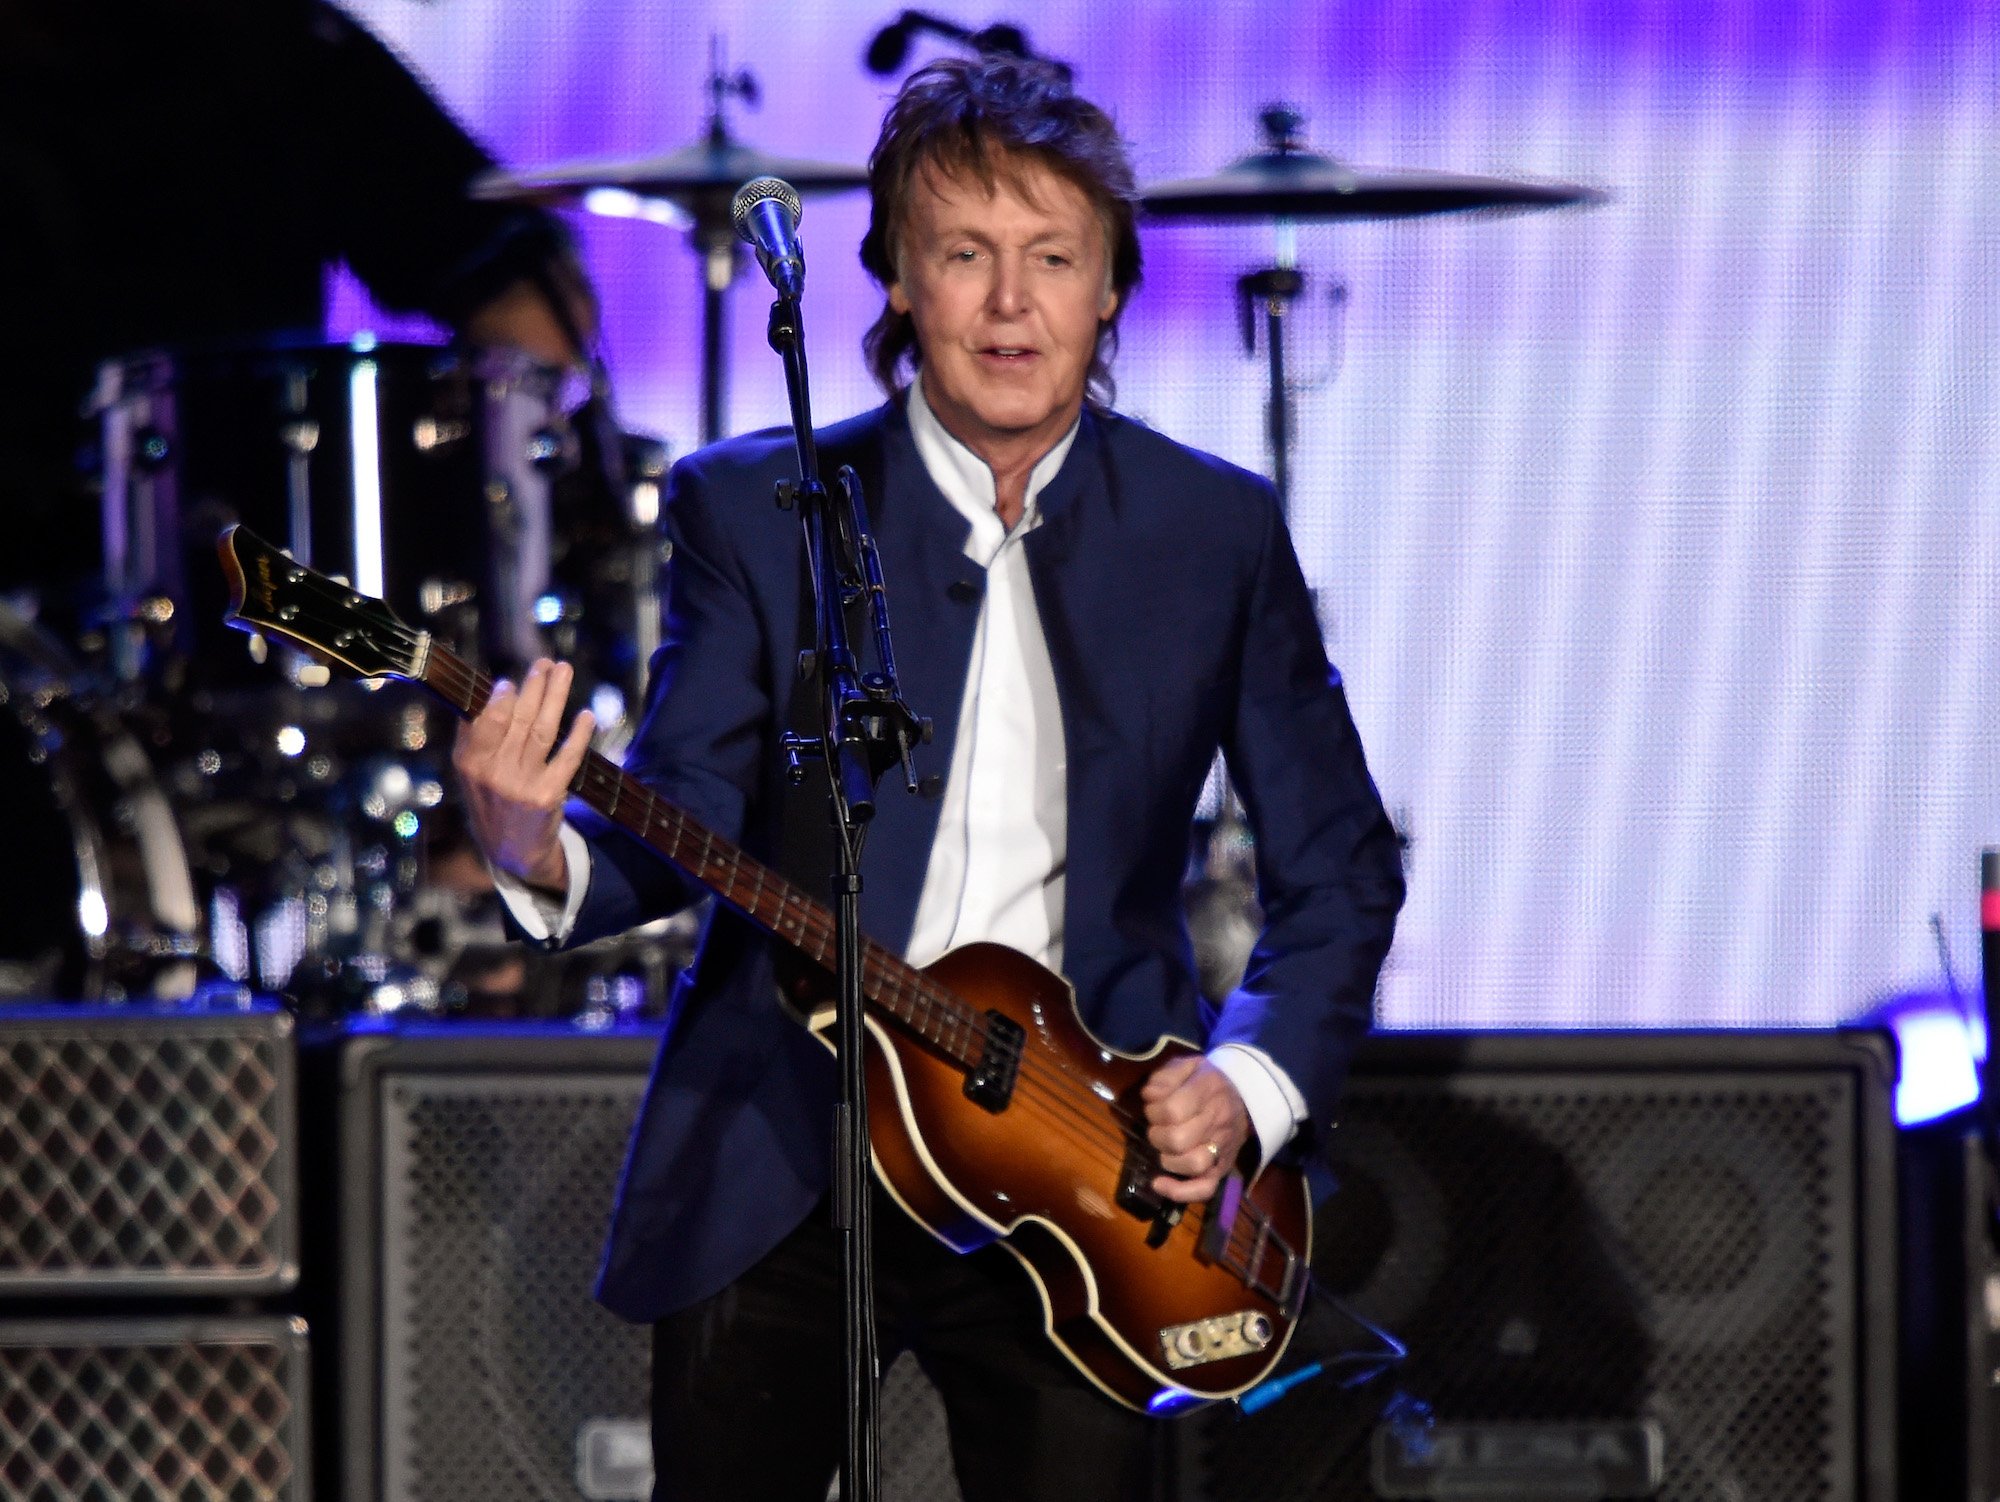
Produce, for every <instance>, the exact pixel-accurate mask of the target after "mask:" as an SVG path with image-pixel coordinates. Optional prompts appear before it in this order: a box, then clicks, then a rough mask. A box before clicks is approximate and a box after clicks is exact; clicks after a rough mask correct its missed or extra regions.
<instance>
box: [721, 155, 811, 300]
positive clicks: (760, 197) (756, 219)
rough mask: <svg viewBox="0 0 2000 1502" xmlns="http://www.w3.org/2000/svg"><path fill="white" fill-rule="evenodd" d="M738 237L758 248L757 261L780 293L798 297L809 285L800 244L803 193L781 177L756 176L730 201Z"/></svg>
mask: <svg viewBox="0 0 2000 1502" xmlns="http://www.w3.org/2000/svg"><path fill="white" fill-rule="evenodd" d="M729 222H730V223H731V224H733V225H735V226H736V238H737V239H739V240H741V241H743V242H744V243H745V244H746V245H749V246H751V247H752V248H753V249H755V250H756V252H757V263H758V264H759V265H760V266H762V267H763V268H764V275H765V276H767V277H769V278H770V279H771V285H772V286H773V287H776V288H777V289H778V295H779V296H780V297H787V298H791V299H792V300H794V301H796V300H797V299H798V298H799V297H800V295H801V294H803V293H804V291H805V289H806V253H805V250H804V248H803V247H802V246H800V244H799V195H798V192H797V190H796V189H794V188H793V187H792V185H791V184H790V183H788V182H786V181H785V180H784V179H783V178H781V177H755V178H752V179H751V180H750V181H749V182H747V183H745V184H744V185H743V186H742V187H740V188H738V189H737V190H736V197H735V198H734V199H733V200H731V202H730V205H729Z"/></svg>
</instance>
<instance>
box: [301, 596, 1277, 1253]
mask: <svg viewBox="0 0 2000 1502" xmlns="http://www.w3.org/2000/svg"><path fill="white" fill-rule="evenodd" d="M287 562H288V563H290V560H287ZM287 572H288V573H289V574H290V575H291V578H290V580H289V581H288V582H290V583H291V584H293V585H294V586H300V585H309V586H310V587H311V592H313V593H316V594H319V595H320V596H322V597H323V598H325V599H326V600H327V601H328V602H329V603H332V604H336V605H338V606H340V607H342V608H344V609H352V608H353V607H354V606H355V604H357V603H358V602H364V601H367V600H368V599H369V597H367V596H363V595H360V594H358V593H357V592H355V591H353V590H351V589H349V588H347V587H346V586H344V585H341V584H338V583H336V582H335V581H333V580H331V579H327V578H325V577H324V576H323V575H319V574H316V573H315V572H313V571H312V570H310V569H306V568H304V567H302V566H299V565H296V564H293V565H292V566H291V567H290V568H289V569H288V570H287ZM381 609H382V616H383V619H384V621H386V623H387V625H388V629H389V630H390V631H391V632H392V633H393V635H394V636H395V637H396V638H397V639H398V640H397V643H396V644H397V645H398V646H400V647H402V648H403V649H404V656H405V661H406V663H407V664H408V665H407V666H406V667H405V668H404V669H403V670H402V671H403V673H404V676H414V670H415V667H416V661H415V653H416V650H417V648H418V646H419V644H420V642H421V640H422V638H421V636H420V635H419V633H416V632H414V631H412V630H411V629H410V628H409V627H408V626H406V625H405V624H404V623H403V622H402V621H401V620H399V619H397V618H396V617H395V616H394V614H393V612H390V611H388V610H387V609H386V607H381ZM284 624H285V623H283V622H280V623H274V625H275V628H276V629H281V630H282V629H283V628H284ZM339 636H340V631H339V630H338V629H336V632H335V639H336V642H338V640H339ZM345 645H351V643H348V644H345ZM434 665H435V666H436V667H437V668H438V669H440V670H441V671H440V673H439V674H438V676H439V678H440V680H442V679H443V678H444V676H445V675H446V674H449V676H450V678H451V679H452V680H453V684H452V686H456V687H457V688H458V689H459V690H460V691H461V693H462V695H463V698H464V700H465V702H464V704H463V705H461V706H457V707H460V708H463V709H464V710H465V711H466V712H468V713H476V712H477V711H478V710H479V708H481V707H482V706H483V703H484V701H485V700H486V699H487V698H488V697H490V694H491V691H492V687H493V683H492V680H491V678H490V677H488V676H487V675H486V674H485V673H483V672H482V671H480V670H478V669H475V668H471V667H470V666H469V665H467V664H464V663H463V662H461V661H460V660H459V659H458V658H457V657H456V655H455V654H453V653H450V652H449V651H444V650H440V651H439V652H438V655H437V657H436V659H435V663H434ZM428 676H429V675H426V677H428ZM439 686H440V687H441V688H443V687H445V686H447V685H445V684H443V683H442V681H441V682H440V684H439ZM599 763H601V765H599ZM584 765H585V771H586V773H587V774H588V775H590V776H594V777H595V778H597V779H598V780H600V781H603V780H606V777H607V774H608V777H609V780H610V781H611V782H612V785H613V787H614V789H619V788H622V783H623V780H624V774H623V773H622V772H620V771H619V770H618V769H617V768H615V767H613V766H612V765H611V764H610V763H609V762H608V761H605V760H604V759H603V758H602V757H596V758H595V759H594V761H593V760H591V759H587V760H586V762H585V764H584ZM642 791H644V792H645V793H646V795H647V800H648V832H650V826H651V824H652V822H653V815H654V813H655V808H656V806H659V805H663V806H664V807H666V808H668V809H671V808H672V805H671V804H663V800H658V799H657V798H656V797H655V796H654V795H653V794H652V793H651V790H650V789H643V788H642ZM674 812H675V813H676V814H679V811H678V810H674ZM662 822H667V821H662ZM674 822H679V823H682V824H686V825H693V823H694V821H692V820H691V819H688V818H686V816H685V815H680V818H679V819H678V820H677V821H674ZM696 827H698V826H696ZM669 832H670V833H671V834H673V835H674V836H675V838H676V839H677V841H678V840H679V839H680V838H683V837H685V835H686V830H684V829H683V830H674V829H672V828H671V824H670V827H669ZM702 834H703V835H704V837H705V843H708V842H712V840H713V836H712V835H711V834H710V833H709V832H708V831H706V830H703V831H702ZM708 853H709V854H710V855H712V849H710V850H709V851H708ZM732 864H735V865H740V864H741V861H740V860H739V861H736V862H733V863H732ZM729 874H730V877H731V884H732V885H733V884H734V879H735V878H737V877H739V876H740V875H741V872H740V871H731V872H730V873H729ZM759 885H760V888H761V885H762V879H761V873H759ZM781 890H782V889H781ZM753 900H754V899H753ZM782 901H783V899H782V897H781V899H780V902H781V907H780V911H781V912H782ZM818 906H819V905H818V904H816V903H813V902H811V900H810V899H807V903H806V905H805V907H804V909H803V912H802V915H801V919H800V921H799V922H798V925H797V926H798V929H799V931H800V933H801V934H803V933H804V932H805V930H806V928H807V926H808V924H810V926H811V927H812V929H813V930H814V932H813V941H814V943H815V945H816V946H817V947H818V948H819V949H821V950H823V949H824V948H825V946H826V935H825V933H824V918H823V916H822V914H821V913H820V912H817V911H815V909H816V908H818ZM868 948H869V950H870V951H872V952H873V953H874V955H875V956H877V957H878V958H877V970H878V973H879V974H880V975H881V976H882V978H883V979H884V980H885V981H887V982H888V983H889V985H890V986H891V987H893V988H894V989H895V990H896V991H897V993H898V995H899V999H903V1000H905V1004H906V1005H912V1006H915V1007H921V1008H923V1009H924V1010H926V1011H931V1012H936V1013H940V1014H942V1015H943V1016H944V1017H945V1018H946V1019H948V1020H949V1021H950V1024H951V1026H952V1028H953V1030H954V1032H969V1033H971V1034H972V1035H973V1036H974V1037H977V1038H980V1039H982V1040H984V1039H986V1038H988V1037H990V1033H991V1030H990V1028H989V1027H988V1026H987V1025H986V1021H985V1019H984V1017H983V1016H980V1015H978V1014H974V1013H970V1011H969V1009H967V1008H966V1007H965V1006H964V1005H963V1003H962V1002H961V1001H959V999H958V998H956V997H954V996H951V995H950V994H949V993H945V992H942V991H940V990H939V989H938V988H937V987H936V986H935V985H934V984H933V983H930V982H929V981H928V980H927V979H926V978H924V977H923V976H922V975H921V973H920V972H914V971H912V972H911V974H912V975H913V976H914V977H915V979H914V983H913V984H906V983H905V982H903V981H902V979H901V978H900V977H899V976H897V975H896V973H895V970H894V969H893V968H891V967H892V966H893V965H896V964H900V962H898V961H895V960H894V957H893V956H889V955H888V954H887V951H884V950H882V949H881V948H880V946H878V945H875V944H873V942H872V941H870V942H869V945H868ZM815 957H816V958H817V957H818V956H815ZM822 963H824V961H823V960H822ZM878 989H879V988H878ZM906 991H907V992H913V993H914V995H913V996H910V997H907V998H905V997H903V995H902V993H904V992H906ZM879 1000H880V998H878V1003H879ZM968 1017H969V1018H970V1020H969V1021H968V1020H966V1019H967V1018H968ZM912 1025H913V1026H915V1027H916V1028H917V1030H918V1032H919V1034H920V1035H924V1033H923V1028H922V1026H921V1024H917V1023H913V1024H912ZM1035 1036H1036V1037H1037V1040H1038V1041H1039V1043H1040V1044H1041V1045H1042V1047H1043V1048H1044V1049H1045V1050H1046V1051H1047V1052H1048V1053H1049V1054H1050V1055H1051V1056H1052V1057H1051V1062H1053V1064H1054V1065H1055V1067H1056V1068H1057V1070H1058V1073H1059V1076H1061V1077H1062V1078H1059V1079H1058V1080H1054V1081H1045V1080H1043V1079H1041V1078H1040V1070H1038V1069H1035V1068H1034V1067H1033V1061H1032V1059H1031V1057H1030V1056H1027V1055H1023V1056H1022V1057H1021V1059H1020V1060H1019V1063H1018V1065H1017V1074H1016V1081H1017V1083H1027V1084H1029V1085H1032V1086H1036V1087H1038V1088H1039V1090H1040V1093H1041V1095H1042V1097H1043V1099H1042V1101H1041V1102H1040V1104H1041V1106H1042V1108H1043V1114H1044V1115H1048V1114H1049V1113H1051V1112H1053V1113H1057V1114H1056V1116H1055V1118H1054V1119H1055V1120H1056V1123H1057V1125H1058V1126H1060V1127H1062V1128H1064V1129H1065V1132H1066V1135H1068V1136H1070V1137H1071V1139H1072V1140H1073V1141H1077V1142H1079V1143H1081V1144H1082V1145H1083V1146H1085V1147H1087V1148H1088V1149H1090V1150H1092V1151H1093V1153H1097V1152H1100V1151H1102V1150H1105V1149H1106V1148H1107V1146H1108V1145H1107V1144H1105V1143H1104V1142H1103V1141H1102V1140H1101V1137H1100V1136H1099V1134H1098V1132H1097V1130H1096V1129H1097V1128H1099V1127H1100V1126H1101V1124H1102V1123H1103V1121H1104V1118H1105V1117H1106V1116H1107V1115H1109V1116H1110V1117H1112V1118H1113V1119H1114V1120H1115V1121H1117V1122H1118V1123H1119V1124H1120V1128H1121V1135H1122V1137H1123V1138H1124V1140H1125V1142H1126V1145H1127V1147H1128V1149H1130V1148H1134V1147H1136V1148H1137V1150H1138V1154H1139V1157H1140V1162H1141V1166H1142V1167H1148V1166H1150V1167H1151V1168H1154V1169H1158V1170H1159V1171H1160V1172H1162V1173H1164V1172H1165V1170H1164V1169H1163V1168H1161V1166H1160V1164H1159V1159H1158V1154H1157V1152H1156V1150H1155V1149H1153V1147H1152V1145H1151V1144H1150V1143H1149V1142H1147V1141H1146V1140H1145V1138H1144V1137H1143V1135H1141V1134H1140V1133H1139V1132H1138V1131H1137V1130H1136V1124H1135V1123H1134V1121H1133V1119H1132V1117H1131V1116H1130V1114H1129V1113H1128V1112H1127V1111H1125V1110H1124V1108H1122V1107H1120V1106H1118V1105H1117V1104H1116V1103H1115V1102H1104V1101H1103V1100H1102V1098H1101V1097H1100V1096H1098V1095H1097V1094H1096V1092H1095V1090H1093V1089H1090V1087H1089V1086H1088V1084H1087V1083H1085V1082H1084V1080H1083V1077H1082V1075H1081V1074H1080V1073H1079V1072H1078V1071H1077V1070H1076V1069H1075V1068H1074V1066H1072V1065H1071V1064H1070V1063H1069V1062H1068V1061H1067V1060H1065V1059H1063V1058H1062V1057H1061V1056H1060V1054H1057V1053H1056V1052H1055V1049H1054V1045H1053V1043H1052V1042H1051V1041H1050V1040H1048V1039H1047V1038H1045V1037H1041V1036H1040V1035H1039V1034H1037V1035H1035ZM932 1041H935V1042H937V1043H938V1044H939V1045H940V1046H941V1047H942V1044H943V1040H942V1039H933V1040H932ZM1062 1083H1068V1084H1071V1085H1072V1086H1079V1085H1080V1086H1082V1088H1083V1089H1084V1090H1086V1091H1088V1093H1089V1097H1090V1098H1089V1100H1088V1101H1084V1100H1081V1099H1076V1098H1073V1097H1071V1096H1068V1095H1066V1094H1065V1092H1064V1091H1062V1090H1061V1089H1060V1088H1059V1085H1060V1084H1062ZM1024 1103H1025V1100H1024ZM1106 1105H1109V1107H1110V1109H1109V1110H1108V1111H1106V1110H1105V1109H1103V1107H1104V1106H1106ZM1063 1114H1067V1116H1068V1117H1069V1118H1070V1119H1069V1120H1067V1121H1064V1120H1063V1119H1062V1116H1063ZM1105 1161H1108V1162H1109V1163H1110V1164H1111V1165H1112V1166H1113V1167H1114V1170H1122V1169H1123V1168H1124V1166H1125V1164H1126V1162H1127V1158H1126V1156H1124V1155H1119V1154H1117V1153H1115V1152H1111V1153H1110V1155H1109V1157H1108V1159H1105V1158H1100V1162H1105ZM1114 1176H1116V1175H1115V1172H1114ZM1206 1209H1207V1207H1206V1205H1205V1204H1202V1203H1201V1202H1195V1203H1194V1204H1192V1205H1190V1206H1189V1208H1188V1211H1187V1212H1185V1213H1184V1214H1183V1215H1182V1216H1181V1217H1180V1219H1179V1221H1177V1223H1176V1228H1178V1226H1180V1225H1187V1224H1189V1223H1190V1222H1195V1223H1199V1222H1200V1221H1203V1220H1205V1219H1206V1213H1205V1212H1206ZM1189 1229H1190V1231H1193V1230H1194V1226H1193V1225H1190V1226H1189ZM1231 1231H1232V1234H1231V1236H1230V1237H1229V1240H1228V1243H1227V1244H1226V1247H1225V1250H1233V1249H1234V1246H1235V1243H1237V1242H1239V1241H1241V1240H1245V1239H1248V1240H1249V1241H1250V1243H1251V1246H1252V1248H1253V1254H1254V1250H1255V1248H1256V1247H1257V1246H1258V1244H1259V1242H1260V1240H1261V1242H1262V1244H1263V1245H1264V1246H1266V1247H1269V1248H1272V1249H1275V1250H1277V1251H1278V1252H1279V1253H1280V1254H1281V1255H1284V1256H1286V1257H1287V1258H1288V1259H1289V1257H1290V1256H1291V1255H1292V1250H1291V1248H1290V1246H1289V1240H1288V1238H1286V1237H1284V1236H1283V1235H1282V1233H1280V1232H1278V1231H1277V1229H1276V1227H1275V1225H1272V1224H1271V1223H1270V1219H1269V1217H1268V1216H1267V1215H1266V1214H1265V1213H1264V1212H1263V1210H1262V1209H1261V1207H1259V1206H1257V1205H1255V1204H1254V1202H1253V1203H1246V1204H1244V1205H1242V1207H1241V1209H1240V1210H1239V1213H1238V1216H1237V1217H1236V1223H1235V1224H1234V1225H1233V1226H1232V1227H1231ZM1243 1260H1244V1261H1245V1263H1246V1268H1245V1270H1244V1271H1243V1272H1242V1273H1239V1274H1238V1275H1239V1276H1243V1277H1245V1278H1246V1279H1247V1280H1250V1281H1254V1279H1255V1277H1256V1275H1257V1269H1256V1267H1255V1266H1254V1265H1248V1264H1250V1263H1251V1261H1252V1259H1251V1258H1245V1259H1243Z"/></svg>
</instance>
